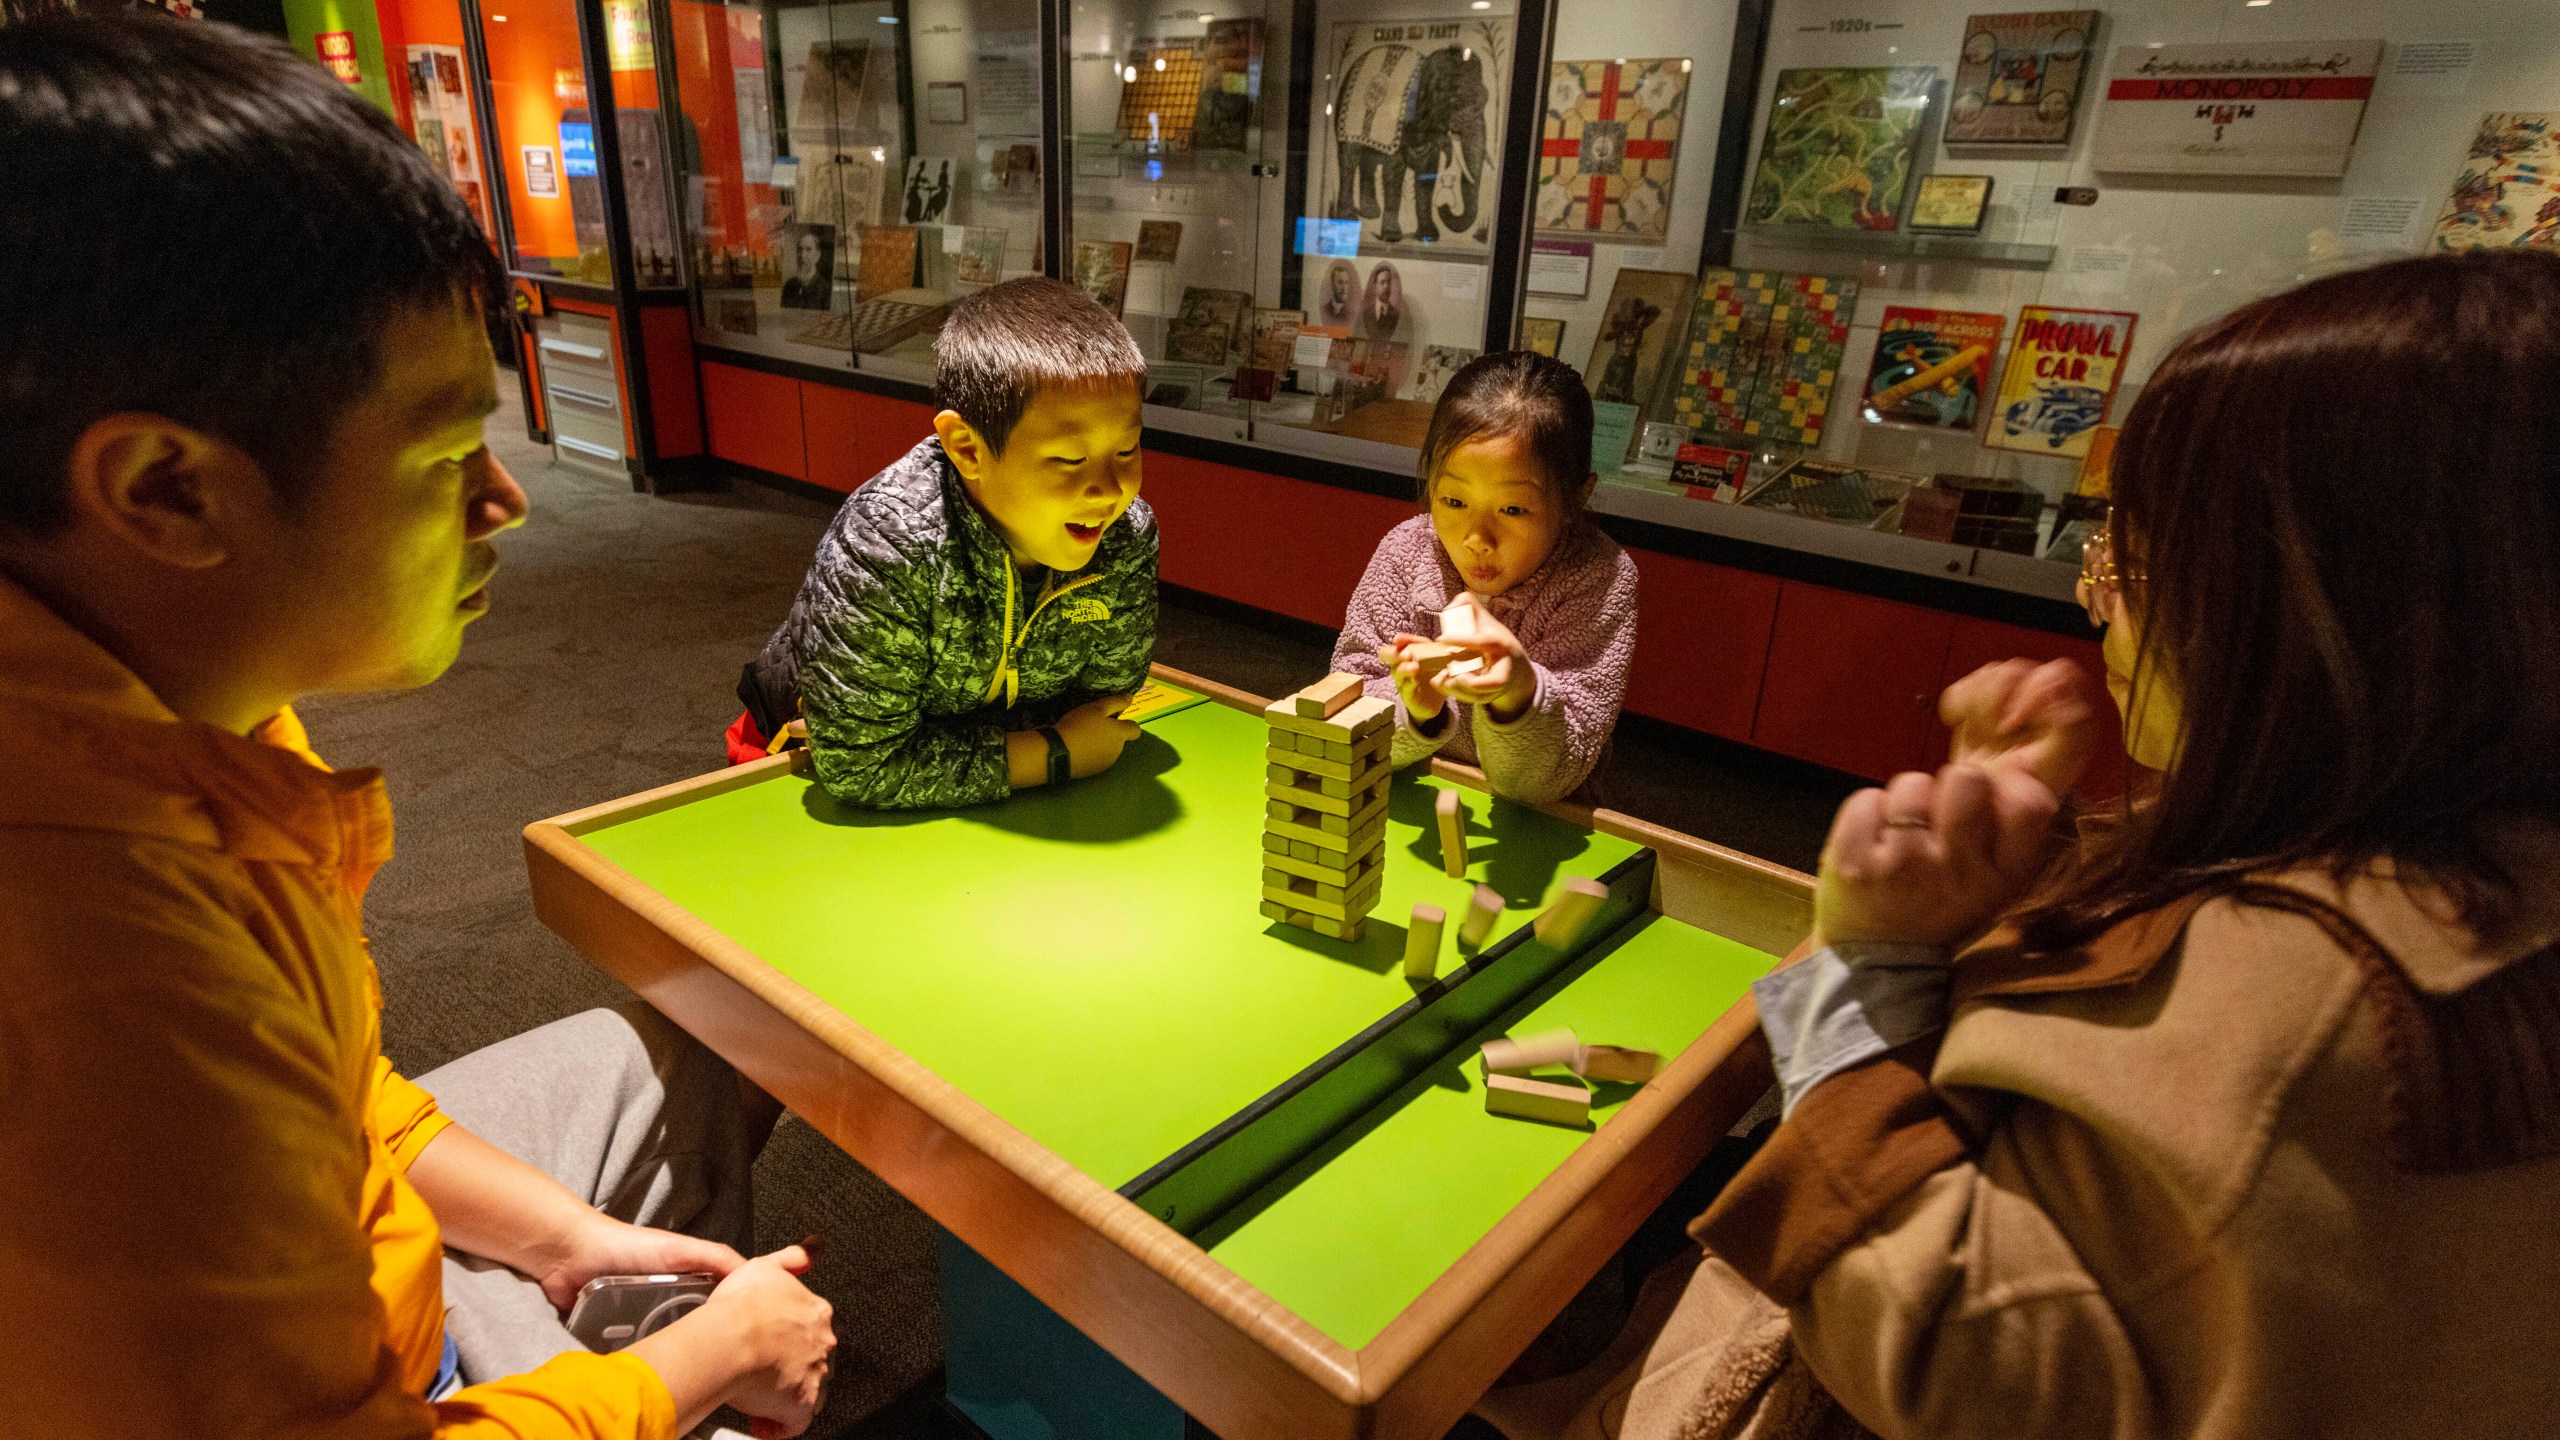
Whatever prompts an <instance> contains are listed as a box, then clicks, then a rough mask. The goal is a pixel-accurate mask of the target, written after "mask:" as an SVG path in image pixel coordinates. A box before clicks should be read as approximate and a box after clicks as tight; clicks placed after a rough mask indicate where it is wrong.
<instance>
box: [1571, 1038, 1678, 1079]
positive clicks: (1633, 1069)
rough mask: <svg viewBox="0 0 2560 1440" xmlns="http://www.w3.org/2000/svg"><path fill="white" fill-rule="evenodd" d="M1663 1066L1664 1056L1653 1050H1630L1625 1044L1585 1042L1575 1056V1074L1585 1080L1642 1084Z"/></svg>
mask: <svg viewBox="0 0 2560 1440" xmlns="http://www.w3.org/2000/svg"><path fill="white" fill-rule="evenodd" d="M1661 1068H1662V1057H1661V1056H1659V1055H1657V1054H1655V1053H1653V1052H1652V1051H1650V1050H1630V1049H1628V1048H1627V1047H1625V1046H1623V1045H1585V1046H1583V1047H1582V1051H1581V1053H1580V1054H1578V1055H1576V1056H1574V1057H1573V1073H1574V1074H1576V1075H1579V1076H1581V1077H1582V1078H1583V1079H1585V1080H1607V1081H1610V1082H1613V1083H1615V1084H1620V1085H1641V1084H1643V1083H1644V1082H1646V1081H1647V1080H1650V1079H1652V1078H1653V1077H1654V1073H1655V1072H1656V1071H1659V1070H1660V1069H1661Z"/></svg>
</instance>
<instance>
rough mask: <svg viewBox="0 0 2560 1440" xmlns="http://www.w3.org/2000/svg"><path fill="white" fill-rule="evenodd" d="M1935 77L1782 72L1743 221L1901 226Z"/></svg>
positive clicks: (1927, 73)
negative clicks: (1914, 160)
mask: <svg viewBox="0 0 2560 1440" xmlns="http://www.w3.org/2000/svg"><path fill="white" fill-rule="evenodd" d="M1937 79H1938V72H1937V71H1936V70H1934V69H1931V68H1929V67H1927V66H1896V67H1890V68H1872V69H1859V70H1845V69H1844V70H1782V71H1780V72H1778V85H1777V90H1776V92H1775V93H1774V94H1773V95H1772V96H1771V97H1770V101H1769V128H1768V131H1767V133H1766V134H1765V135H1763V137H1762V139H1761V144H1760V168H1759V170H1758V171H1757V172H1756V173H1754V174H1753V176H1752V178H1751V192H1750V196H1749V199H1748V201H1747V203H1746V204H1745V206H1744V209H1743V216H1742V218H1743V219H1744V221H1745V222H1747V223H1749V224H1753V225H1814V226H1820V227H1822V228H1825V229H1830V230H1873V231H1884V230H1896V229H1899V228H1901V225H1902V202H1903V199H1904V197H1905V196H1906V195H1907V194H1908V193H1909V192H1910V189H1911V168H1912V167H1911V161H1912V156H1913V154H1914V152H1916V151H1917V150H1918V149H1919V146H1920V131H1921V128H1922V126H1923V125H1924V124H1925V123H1926V121H1927V120H1928V118H1929V98H1930V92H1931V91H1932V90H1934V89H1935V88H1936V85H1937Z"/></svg>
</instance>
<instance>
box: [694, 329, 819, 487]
mask: <svg viewBox="0 0 2560 1440" xmlns="http://www.w3.org/2000/svg"><path fill="white" fill-rule="evenodd" d="M677 313H679V314H681V313H682V312H680V311H679V312H677ZM702 408H703V409H704V411H705V412H707V413H708V414H709V415H710V417H711V453H712V454H714V455H717V456H719V457H720V458H721V459H723V460H735V461H737V462H738V463H739V464H741V465H753V466H754V467H756V468H757V469H759V470H770V471H772V472H773V473H774V474H776V475H788V476H790V477H791V478H792V479H794V480H806V479H808V478H809V455H808V449H807V447H806V445H805V443H804V442H803V440H802V436H801V421H800V382H799V381H797V380H794V379H792V378H791V377H790V376H788V375H768V374H766V373H765V372H763V371H761V370H742V369H740V368H739V367H737V366H735V365H722V364H719V363H717V362H711V363H706V364H705V365H704V366H703V367H702Z"/></svg>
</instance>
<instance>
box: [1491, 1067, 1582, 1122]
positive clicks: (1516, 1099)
mask: <svg viewBox="0 0 2560 1440" xmlns="http://www.w3.org/2000/svg"><path fill="white" fill-rule="evenodd" d="M1484 1108H1485V1111H1486V1113H1487V1114H1492V1115H1509V1116H1511V1117H1513V1118H1514V1119H1519V1120H1543V1121H1545V1122H1546V1123H1547V1124H1549V1125H1570V1126H1573V1127H1575V1128H1577V1129H1579V1128H1581V1127H1582V1126H1585V1125H1589V1124H1590V1123H1591V1088H1590V1087H1589V1086H1587V1085H1585V1084H1583V1083H1582V1082H1581V1081H1579V1080H1573V1081H1569V1082H1568V1081H1564V1080H1532V1079H1530V1078H1529V1077H1528V1076H1526V1075H1489V1076H1487V1077H1485V1082H1484Z"/></svg>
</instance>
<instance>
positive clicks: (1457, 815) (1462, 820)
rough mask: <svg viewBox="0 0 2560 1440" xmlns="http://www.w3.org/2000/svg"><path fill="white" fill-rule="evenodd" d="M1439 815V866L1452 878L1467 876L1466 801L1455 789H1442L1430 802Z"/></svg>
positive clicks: (1458, 878)
mask: <svg viewBox="0 0 2560 1440" xmlns="http://www.w3.org/2000/svg"><path fill="white" fill-rule="evenodd" d="M1432 806H1433V808H1434V810H1436V811H1437V812H1438V814H1439V817H1440V868H1441V869H1442V870H1444V871H1447V872H1448V875H1449V878H1450V879H1452V880H1464V879H1466V878H1467V802H1466V800H1465V799H1464V798H1462V797H1461V796H1460V795H1459V794H1458V792H1457V791H1455V790H1443V791H1441V792H1440V798H1439V799H1437V800H1435V801H1433V802H1432Z"/></svg>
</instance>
